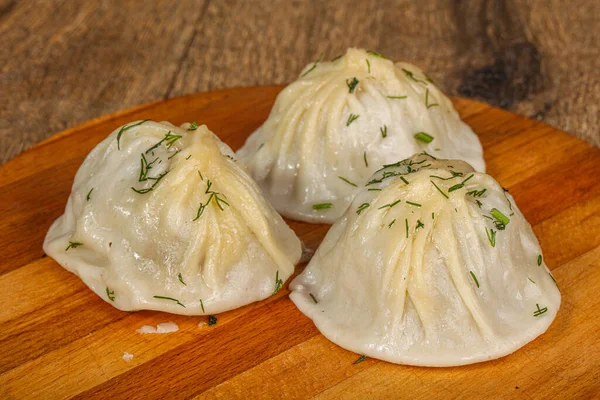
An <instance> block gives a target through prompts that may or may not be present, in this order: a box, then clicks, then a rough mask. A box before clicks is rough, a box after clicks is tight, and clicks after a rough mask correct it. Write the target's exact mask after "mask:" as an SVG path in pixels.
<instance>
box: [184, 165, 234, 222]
mask: <svg viewBox="0 0 600 400" xmlns="http://www.w3.org/2000/svg"><path fill="white" fill-rule="evenodd" d="M198 174H200V171H198ZM200 177H202V174H200ZM211 187H212V182H211V180H210V179H207V180H206V190H205V191H204V194H208V195H209V196H208V200H206V203H204V204H203V203H200V206H198V212H197V213H196V218H194V219H193V220H192V222H193V221H196V220H198V219H199V218H200V217H201V216H202V214H204V210H205V209H206V207H208V205H209V204H210V202H211V201H212V200H214V201H215V204H216V205H217V207H219V209H220V210H221V211H224V210H225V209H224V208H223V206H222V205H221V204H225V205H227V206H228V205H229V203H228V202H227V201H226V200H225V199H224V198H222V197H221V193H219V192H215V191H214V190H211V189H210V188H211Z"/></svg>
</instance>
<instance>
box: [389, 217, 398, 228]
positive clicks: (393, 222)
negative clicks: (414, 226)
mask: <svg viewBox="0 0 600 400" xmlns="http://www.w3.org/2000/svg"><path fill="white" fill-rule="evenodd" d="M395 223H396V219H395V218H394V219H393V220H392V222H390V223H389V225H388V228H391V227H392V226H394V224H395Z"/></svg>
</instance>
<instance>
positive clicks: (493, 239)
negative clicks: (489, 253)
mask: <svg viewBox="0 0 600 400" xmlns="http://www.w3.org/2000/svg"><path fill="white" fill-rule="evenodd" d="M485 234H486V235H487V238H488V240H489V241H490V244H491V245H492V247H496V231H495V230H493V229H490V230H489V231H488V228H487V227H486V228H485Z"/></svg>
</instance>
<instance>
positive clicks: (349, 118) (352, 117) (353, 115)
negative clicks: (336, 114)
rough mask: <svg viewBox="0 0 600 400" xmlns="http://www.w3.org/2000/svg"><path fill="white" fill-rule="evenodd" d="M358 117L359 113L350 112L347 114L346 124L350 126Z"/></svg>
mask: <svg viewBox="0 0 600 400" xmlns="http://www.w3.org/2000/svg"><path fill="white" fill-rule="evenodd" d="M358 117H360V115H357V114H350V115H349V116H348V121H346V126H350V124H351V123H353V122H354V121H356V120H357V119H358Z"/></svg>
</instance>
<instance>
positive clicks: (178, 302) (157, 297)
mask: <svg viewBox="0 0 600 400" xmlns="http://www.w3.org/2000/svg"><path fill="white" fill-rule="evenodd" d="M153 297H154V298H155V299H162V300H170V301H174V302H175V303H177V304H179V305H180V306H181V307H183V308H185V306H184V305H183V304H182V303H181V302H180V301H179V300H177V299H174V298H172V297H166V296H153Z"/></svg>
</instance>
